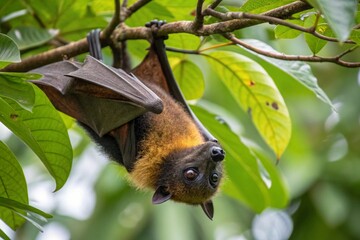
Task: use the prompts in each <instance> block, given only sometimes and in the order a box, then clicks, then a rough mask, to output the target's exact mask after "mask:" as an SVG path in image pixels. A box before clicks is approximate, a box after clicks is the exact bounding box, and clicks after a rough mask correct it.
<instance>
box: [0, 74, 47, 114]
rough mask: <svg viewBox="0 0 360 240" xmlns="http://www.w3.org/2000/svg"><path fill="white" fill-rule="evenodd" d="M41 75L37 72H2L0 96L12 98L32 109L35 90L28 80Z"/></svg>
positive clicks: (24, 106) (0, 75) (0, 76)
mask: <svg viewBox="0 0 360 240" xmlns="http://www.w3.org/2000/svg"><path fill="white" fill-rule="evenodd" d="M40 77H41V75H40V74H35V73H8V72H0V96H3V97H7V98H10V99H12V100H14V101H16V102H17V103H18V104H19V105H20V106H22V107H23V108H25V109H27V110H29V111H30V110H31V108H32V106H33V104H34V102H35V92H34V88H33V87H32V85H31V84H30V83H29V82H27V80H29V79H39V78H40Z"/></svg>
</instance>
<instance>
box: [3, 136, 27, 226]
mask: <svg viewBox="0 0 360 240" xmlns="http://www.w3.org/2000/svg"><path fill="white" fill-rule="evenodd" d="M0 166H1V167H0V219H1V220H2V221H4V222H5V223H6V224H7V225H8V226H9V227H11V228H12V229H14V230H15V229H17V228H18V227H20V226H21V225H22V224H23V223H24V222H25V219H23V218H22V217H20V216H19V215H17V214H16V213H15V212H13V211H12V210H11V209H9V208H7V207H4V206H5V205H4V201H3V199H2V198H7V199H12V200H14V201H17V202H19V203H22V204H27V203H28V201H29V200H28V192H27V186H26V181H25V176H24V173H23V171H22V168H21V166H20V164H19V162H18V161H17V159H16V157H15V156H14V154H13V153H12V152H11V151H10V149H9V148H8V147H7V146H6V145H5V144H4V143H3V142H0ZM20 213H22V214H25V211H20Z"/></svg>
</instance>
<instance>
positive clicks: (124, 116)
mask: <svg viewBox="0 0 360 240" xmlns="http://www.w3.org/2000/svg"><path fill="white" fill-rule="evenodd" d="M33 72H37V73H41V74H43V75H44V77H43V78H42V79H41V80H39V81H33V83H35V84H36V85H37V86H39V87H40V88H41V89H42V90H43V91H44V92H45V93H46V94H47V96H48V97H49V99H50V100H51V102H52V103H53V104H54V106H55V107H56V108H57V109H58V110H60V111H62V112H64V113H66V114H68V115H70V116H72V117H74V118H76V119H77V120H78V121H80V122H82V123H84V124H86V125H87V126H89V127H90V128H91V129H93V130H94V131H95V132H96V133H97V134H98V135H99V136H103V135H104V134H106V133H108V132H109V131H111V130H113V129H115V128H117V127H119V126H121V125H123V124H125V123H127V122H129V121H130V120H132V119H134V118H136V117H138V116H140V115H142V114H143V113H145V112H147V111H151V112H154V113H160V112H161V111H162V107H163V106H162V101H161V99H160V98H159V97H158V96H157V95H156V94H155V93H154V92H152V91H151V90H150V89H149V88H147V87H146V86H145V85H144V84H143V83H142V82H140V81H139V80H138V79H137V78H136V77H135V76H133V75H129V74H127V73H125V72H124V71H122V70H119V69H115V68H112V67H109V66H107V65H105V64H103V63H102V62H100V61H98V60H96V59H95V58H93V57H91V56H88V57H87V59H86V61H85V63H84V64H80V63H76V62H71V61H63V62H59V63H54V64H49V65H47V66H44V67H41V68H38V69H35V70H33Z"/></svg>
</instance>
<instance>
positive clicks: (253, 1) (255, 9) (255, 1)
mask: <svg viewBox="0 0 360 240" xmlns="http://www.w3.org/2000/svg"><path fill="white" fill-rule="evenodd" d="M291 2H293V0H248V1H246V2H245V3H244V5H242V6H241V8H240V11H242V12H252V13H261V12H266V11H268V10H271V9H273V8H276V7H279V6H283V5H285V4H288V3H291Z"/></svg>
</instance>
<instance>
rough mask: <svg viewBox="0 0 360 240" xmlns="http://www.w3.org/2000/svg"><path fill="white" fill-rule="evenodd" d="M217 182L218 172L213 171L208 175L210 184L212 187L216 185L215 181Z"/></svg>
mask: <svg viewBox="0 0 360 240" xmlns="http://www.w3.org/2000/svg"><path fill="white" fill-rule="evenodd" d="M218 182H219V174H217V173H213V174H211V175H210V184H211V186H213V187H216V186H217V183H218Z"/></svg>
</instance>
